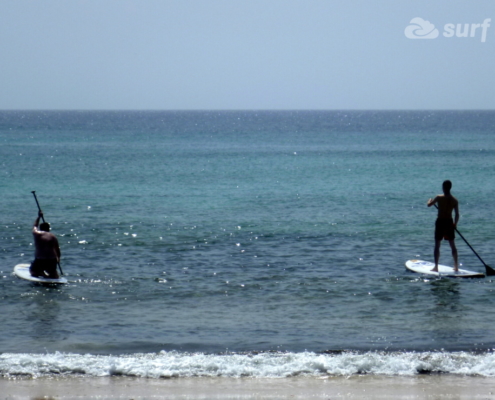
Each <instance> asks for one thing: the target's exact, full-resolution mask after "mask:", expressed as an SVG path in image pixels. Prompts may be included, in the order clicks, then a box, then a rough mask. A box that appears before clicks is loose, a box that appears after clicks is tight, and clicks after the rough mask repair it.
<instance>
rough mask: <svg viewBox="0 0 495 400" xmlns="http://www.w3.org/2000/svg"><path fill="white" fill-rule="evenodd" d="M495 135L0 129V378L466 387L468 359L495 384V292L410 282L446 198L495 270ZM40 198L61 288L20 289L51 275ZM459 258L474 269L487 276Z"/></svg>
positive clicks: (261, 121) (261, 125) (379, 118)
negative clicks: (40, 227)
mask: <svg viewBox="0 0 495 400" xmlns="http://www.w3.org/2000/svg"><path fill="white" fill-rule="evenodd" d="M494 123H495V113H494V112H487V111H485V112H459V111H457V112H450V111H444V112H440V111H435V112H427V111H424V112H419V111H418V112H410V111H409V112H400V111H393V112H373V111H367V112H358V111H352V112H344V111H335V112H323V111H322V112H309V111H308V112H295V111H294V112H290V111H286V112H267V111H265V112H255V111H251V112H206V111H205V112H199V111H198V112H21V111H12V112H1V113H0V164H1V166H2V169H1V171H2V172H1V174H0V187H1V188H2V193H3V213H2V214H3V218H2V223H1V225H0V227H1V234H0V249H1V254H2V258H3V264H2V267H1V269H0V270H1V272H2V273H1V279H0V301H1V303H0V304H1V307H2V312H3V315H4V316H7V317H6V318H5V321H6V323H3V324H2V325H1V327H0V352H1V353H2V355H0V373H1V374H3V375H9V374H17V373H26V374H39V373H43V371H40V362H38V361H39V360H40V359H41V360H42V363H41V364H43V363H45V364H46V365H51V367H47V368H48V372H47V373H50V371H52V370H51V369H50V368H52V369H54V370H57V371H58V369H60V368H61V369H62V370H63V371H64V373H69V374H71V373H81V371H80V370H79V369H81V370H83V371H84V373H86V374H94V375H98V374H100V375H101V374H103V375H104V374H112V373H114V372H115V371H117V373H119V374H124V375H125V374H131V375H138V376H141V375H142V376H161V375H163V376H166V375H167V373H168V372H166V371H169V369H167V368H169V367H170V364H171V363H172V364H173V362H176V361H177V360H179V359H180V360H181V361H180V362H179V361H177V362H178V363H179V365H180V366H184V365H185V366H184V367H183V369H181V368H180V367H177V370H176V369H173V368H172V369H173V370H174V371H175V372H173V373H172V372H170V375H172V376H175V375H178V376H182V375H184V374H185V375H187V373H188V372H185V371H196V372H194V373H195V374H196V375H201V373H200V372H197V370H195V369H194V368H192V367H191V363H192V364H194V365H195V368H198V369H199V370H202V368H203V370H209V369H208V367H207V366H211V365H215V366H216V367H212V370H214V371H223V368H220V367H218V365H222V366H223V367H225V368H226V369H227V370H229V371H235V372H233V373H232V374H233V375H234V376H235V375H236V373H238V374H239V375H243V374H244V375H245V374H248V375H249V373H247V372H246V370H245V367H246V365H245V363H246V362H247V361H246V360H249V362H252V360H253V357H254V354H258V353H259V352H261V353H259V354H261V355H260V356H259V357H263V360H258V362H259V363H260V364H259V365H260V370H258V371H257V372H252V374H253V375H254V376H258V375H266V374H268V375H270V374H274V375H275V376H276V372H273V370H272V369H270V368H268V367H267V366H266V365H271V366H273V365H283V366H284V368H282V369H280V371H281V372H280V374H281V375H284V374H297V373H301V371H306V372H307V370H306V369H305V368H308V370H309V371H310V372H311V371H313V370H314V371H316V372H317V373H321V371H327V372H328V373H337V372H335V371H347V372H349V373H358V372H359V371H361V372H362V370H363V369H362V368H364V367H360V366H359V365H361V364H363V363H364V364H366V365H372V367H370V368H371V370H370V371H368V372H372V373H417V372H418V371H420V370H440V371H443V372H451V373H459V371H460V370H461V366H459V368H457V369H456V367H452V365H457V364H456V362H459V365H464V366H465V365H466V362H465V358H469V359H470V360H472V361H469V362H472V368H471V369H469V370H468V372H467V373H476V374H485V375H490V374H492V373H495V368H493V367H492V365H494V364H493V363H492V360H491V356H492V355H491V349H492V348H493V347H494V345H495V341H494V337H495V329H494V328H493V320H494V319H495V312H494V308H495V301H494V296H495V293H494V288H495V287H494V283H493V280H492V278H485V279H480V280H455V279H445V278H444V279H427V278H426V277H423V276H420V275H415V274H413V273H409V272H407V271H406V270H405V268H404V262H405V261H406V260H408V259H411V258H421V259H426V260H431V259H432V258H433V255H432V252H433V224H434V220H435V211H434V210H432V209H429V208H427V207H426V201H427V200H428V198H430V197H433V196H435V195H436V194H438V193H440V192H441V184H442V181H443V180H445V179H451V180H452V182H453V189H452V192H453V194H454V195H455V196H457V197H458V199H459V201H460V210H461V221H460V223H459V226H458V228H459V230H460V231H461V233H462V234H463V235H464V236H465V237H466V238H467V239H468V240H469V242H470V243H471V245H472V246H473V247H474V248H475V249H476V251H477V252H478V253H479V254H480V255H481V256H482V257H483V259H484V261H485V262H486V263H487V264H491V263H492V264H493V263H495V262H494V260H493V251H492V249H493V244H494V242H495V235H494V233H493V231H492V230H491V225H490V222H489V221H490V215H491V210H492V205H493V198H494V194H495V193H494V192H495V184H494V182H493V179H492V177H493V171H494V168H495V157H494V155H495V140H494V138H493V132H492V130H493V126H494ZM33 190H35V191H36V193H37V195H38V200H39V201H40V204H41V206H42V208H43V210H44V212H45V216H46V219H47V220H48V221H49V222H51V224H52V229H53V232H54V233H55V234H56V235H57V236H58V238H59V241H60V244H61V250H62V264H61V265H62V268H63V270H64V273H65V275H66V277H67V278H68V280H69V282H70V283H69V284H68V285H65V286H63V287H59V288H47V287H40V286H35V285H31V284H29V283H27V282H23V281H20V280H18V279H16V278H15V277H14V276H13V275H12V269H13V267H14V265H15V264H18V263H28V262H30V261H31V260H32V256H33V247H32V237H31V233H30V228H31V225H32V223H33V221H34V220H35V218H36V215H37V208H36V203H35V201H34V198H33V196H32V194H31V191H33ZM457 243H458V249H459V257H460V262H461V263H462V264H463V267H464V268H467V269H472V270H475V271H480V272H484V267H483V265H482V264H481V262H480V261H479V260H478V259H477V258H476V257H475V256H474V254H473V253H472V252H471V250H470V249H469V248H468V247H467V245H465V244H464V243H463V242H462V241H461V240H460V238H459V239H458V240H457ZM441 262H442V263H444V264H451V263H452V260H451V256H450V250H449V249H448V245H445V244H444V245H443V246H442V255H441ZM7 321H8V322H7ZM432 352H433V353H432ZM459 352H460V353H459ZM198 354H201V355H203V357H204V358H203V359H202V360H203V361H200V360H199V359H198V357H199V356H198ZM349 354H352V357H350V356H349ZM432 354H433V355H432ZM438 354H441V357H440V356H438ZM459 354H461V355H459ZM287 355H288V357H290V358H291V361H290V362H289V361H288V360H287V359H286V358H284V357H285V356H287ZM98 357H103V359H101V358H98ZM218 357H227V358H221V361H218V360H219V359H218ZM238 357H241V358H240V361H239V358H238ZM242 357H245V358H242ZM321 357H330V360H331V362H327V361H321ZM407 357H412V358H413V359H414V360H413V361H411V360H409V359H408V361H404V360H405V359H406V358H407ZM435 357H440V358H441V360H443V361H438V360H437V359H435V360H437V361H435V362H434V363H433V364H431V365H430V364H428V363H429V362H430V361H431V359H432V358H435ZM470 357H471V358H470ZM476 357H482V359H481V361H480V359H479V358H476ZM21 359H22V360H24V362H25V363H26V367H25V369H23V370H22V371H23V372H20V371H19V369H18V367H19V360H21ZM308 359H309V361H308ZM95 360H98V361H95ZM101 360H103V361H101ZM325 360H326V359H325ZM400 360H402V361H400ZM425 360H428V362H427V361H425ZM469 362H468V364H469ZM265 363H266V364H265ZM425 363H426V364H425ZM61 364H62V365H63V367H61V366H60V365H61ZM120 364H122V365H125V367H115V365H120ZM129 364H131V365H132V367H130V366H129ZM95 365H96V366H95ZM151 365H153V366H154V367H153V368H155V367H156V366H157V365H158V366H159V367H156V368H157V369H156V370H155V369H154V370H153V371H154V372H153V373H148V372H144V371H150V368H151ZM241 365H242V366H243V367H242V368H241ZM288 365H290V366H291V367H288ZM308 365H311V366H310V367H308ZM321 365H326V366H325V367H321ZM329 365H331V366H332V367H329ZM342 365H345V366H346V367H347V369H346V368H344V367H342ZM384 365H387V366H389V367H387V368H385V369H381V368H382V367H383V366H384ZM425 365H426V366H425ZM480 365H483V367H480ZM78 368H79V369H78ZM250 368H251V367H250ZM291 368H292V369H291ZM312 368H313V369H312ZM360 368H361V369H360ZM394 368H395V369H394ZM449 368H451V369H449ZM250 370H251V371H254V370H256V368H254V367H252V368H251V369H250ZM276 370H277V371H278V369H276ZM95 371H96V372H95ZM129 371H132V372H129ZM160 371H161V372H160ZM177 371H179V372H177ZM260 371H262V372H260ZM263 371H264V372H263ZM268 371H270V372H268ZM332 371H333V372H332ZM383 371H386V372H383ZM403 371H406V372H403ZM45 372H46V371H45ZM52 372H53V371H52ZM222 374H226V375H228V373H226V372H222V373H219V375H222Z"/></svg>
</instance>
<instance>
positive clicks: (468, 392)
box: [0, 375, 495, 400]
mask: <svg viewBox="0 0 495 400" xmlns="http://www.w3.org/2000/svg"><path fill="white" fill-rule="evenodd" d="M0 393H1V394H0V399H2V400H4V399H12V400H13V399H30V400H39V399H53V400H54V399H64V400H71V399H172V400H173V399H181V400H196V399H212V400H214V399H222V400H225V399H244V400H251V399H252V400H254V399H326V400H328V399H371V400H373V399H395V400H401V399H404V400H405V399H408V400H411V399H435V400H437V399H442V400H443V399H455V400H464V399H466V400H467V399H483V400H489V399H495V378H483V377H465V376H455V375H434V376H416V377H383V376H351V377H348V378H346V377H325V378H307V377H306V378H281V379H251V378H246V379H230V378H179V379H168V380H162V379H142V378H122V377H111V378H39V379H26V378H21V379H1V380H0Z"/></svg>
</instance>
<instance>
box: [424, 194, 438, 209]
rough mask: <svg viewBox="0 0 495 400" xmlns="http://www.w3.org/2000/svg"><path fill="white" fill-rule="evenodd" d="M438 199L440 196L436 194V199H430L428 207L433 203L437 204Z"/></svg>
mask: <svg viewBox="0 0 495 400" xmlns="http://www.w3.org/2000/svg"><path fill="white" fill-rule="evenodd" d="M437 201H438V196H436V197H435V198H434V199H429V200H428V203H426V204H427V205H428V207H431V206H432V205H434V204H437Z"/></svg>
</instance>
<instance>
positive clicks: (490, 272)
mask: <svg viewBox="0 0 495 400" xmlns="http://www.w3.org/2000/svg"><path fill="white" fill-rule="evenodd" d="M435 208H436V209H437V210H438V206H437V205H436V204H435ZM455 231H456V232H457V233H458V234H459V236H460V237H461V238H462V240H464V242H466V244H467V245H468V246H469V248H470V249H471V250H472V251H473V253H474V254H475V255H476V257H478V259H479V260H480V261H481V263H482V264H483V265H484V266H485V273H486V275H487V276H494V275H495V269H493V268H492V267H490V266H489V265H487V264H485V262H484V261H483V260H482V259H481V257H480V256H479V254H478V253H476V251H475V250H474V249H473V246H471V245H470V244H469V242H468V241H467V240H466V238H465V237H464V236H462V233H461V232H459V229H457V227H455Z"/></svg>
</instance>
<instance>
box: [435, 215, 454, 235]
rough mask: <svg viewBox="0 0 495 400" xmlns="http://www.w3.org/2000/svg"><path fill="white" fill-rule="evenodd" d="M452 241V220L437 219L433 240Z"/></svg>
mask: <svg viewBox="0 0 495 400" xmlns="http://www.w3.org/2000/svg"><path fill="white" fill-rule="evenodd" d="M442 239H445V240H454V239H455V228H454V220H453V219H452V218H438V219H437V221H436V222H435V240H442Z"/></svg>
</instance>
